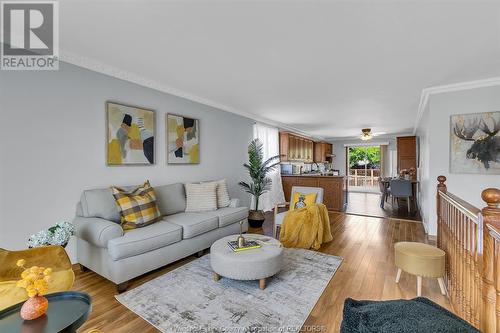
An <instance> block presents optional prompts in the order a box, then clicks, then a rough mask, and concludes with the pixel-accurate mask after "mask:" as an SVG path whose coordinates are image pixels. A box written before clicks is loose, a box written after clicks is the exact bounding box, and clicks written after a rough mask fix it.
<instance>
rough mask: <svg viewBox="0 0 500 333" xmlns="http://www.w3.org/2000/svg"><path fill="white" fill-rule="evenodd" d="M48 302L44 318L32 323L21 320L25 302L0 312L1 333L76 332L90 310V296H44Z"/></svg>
mask: <svg viewBox="0 0 500 333" xmlns="http://www.w3.org/2000/svg"><path fill="white" fill-rule="evenodd" d="M44 296H45V297H46V298H47V300H48V301H49V308H48V309H47V312H46V313H45V315H43V316H41V317H40V318H37V319H34V320H24V319H22V318H21V316H20V314H19V313H20V311H21V307H22V306H23V303H24V302H21V303H18V304H16V305H12V306H10V307H8V308H6V309H4V310H2V311H0V332H23V333H45V332H51V333H52V332H76V330H77V328H79V327H80V326H82V325H83V323H85V321H86V320H87V318H88V317H89V314H90V311H91V310H92V301H91V299H90V296H89V295H87V294H85V293H81V292H76V291H63V292H58V293H53V294H48V295H44Z"/></svg>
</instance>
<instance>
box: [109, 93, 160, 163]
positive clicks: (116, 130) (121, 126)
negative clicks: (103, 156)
mask: <svg viewBox="0 0 500 333" xmlns="http://www.w3.org/2000/svg"><path fill="white" fill-rule="evenodd" d="M106 120H107V131H108V133H107V164H108V165H150V164H154V163H155V112H154V111H152V110H147V109H144V108H139V107H134V106H129V105H123V104H117V103H113V102H107V103H106Z"/></svg>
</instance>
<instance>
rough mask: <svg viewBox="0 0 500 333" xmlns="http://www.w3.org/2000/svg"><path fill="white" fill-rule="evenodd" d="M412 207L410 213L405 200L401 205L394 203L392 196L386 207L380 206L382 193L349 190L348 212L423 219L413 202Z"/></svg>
mask: <svg viewBox="0 0 500 333" xmlns="http://www.w3.org/2000/svg"><path fill="white" fill-rule="evenodd" d="M411 209H412V210H411V211H410V212H409V213H408V208H407V203H406V201H404V200H401V204H400V205H399V206H398V205H397V203H396V202H395V203H394V205H392V200H391V198H389V200H388V202H386V203H385V204H384V208H380V193H362V192H349V193H348V204H347V209H346V213H348V214H356V215H365V216H373V217H389V218H395V219H404V220H412V221H422V217H421V216H420V213H419V211H418V209H416V207H415V205H414V203H413V202H412V203H411Z"/></svg>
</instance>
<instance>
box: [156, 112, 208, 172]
mask: <svg viewBox="0 0 500 333" xmlns="http://www.w3.org/2000/svg"><path fill="white" fill-rule="evenodd" d="M165 131H166V133H167V134H166V137H165V140H166V143H165V146H166V155H167V163H168V164H198V163H200V127H199V121H198V119H194V118H189V117H184V116H179V115H175V114H167V116H166V119H165Z"/></svg>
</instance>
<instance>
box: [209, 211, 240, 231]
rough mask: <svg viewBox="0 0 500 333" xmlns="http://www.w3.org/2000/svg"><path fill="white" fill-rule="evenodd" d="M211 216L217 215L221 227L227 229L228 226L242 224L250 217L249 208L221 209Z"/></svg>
mask: <svg viewBox="0 0 500 333" xmlns="http://www.w3.org/2000/svg"><path fill="white" fill-rule="evenodd" d="M210 214H215V215H217V216H218V217H219V227H220V228H222V227H225V226H227V225H230V224H233V223H236V222H240V221H241V220H244V219H246V218H247V217H248V208H247V207H224V208H219V209H217V210H216V211H214V212H210Z"/></svg>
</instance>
